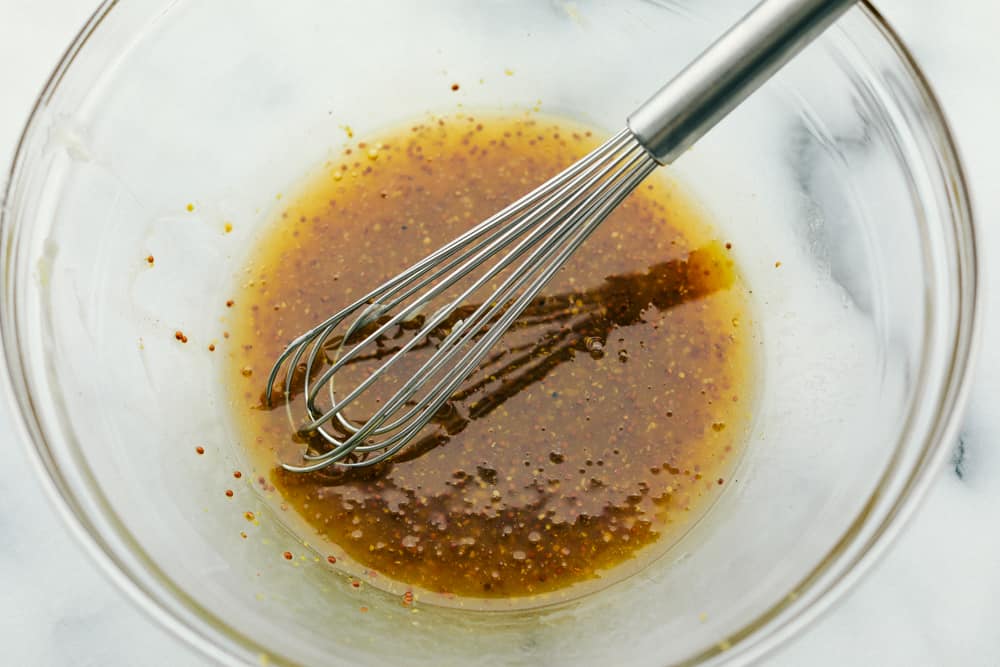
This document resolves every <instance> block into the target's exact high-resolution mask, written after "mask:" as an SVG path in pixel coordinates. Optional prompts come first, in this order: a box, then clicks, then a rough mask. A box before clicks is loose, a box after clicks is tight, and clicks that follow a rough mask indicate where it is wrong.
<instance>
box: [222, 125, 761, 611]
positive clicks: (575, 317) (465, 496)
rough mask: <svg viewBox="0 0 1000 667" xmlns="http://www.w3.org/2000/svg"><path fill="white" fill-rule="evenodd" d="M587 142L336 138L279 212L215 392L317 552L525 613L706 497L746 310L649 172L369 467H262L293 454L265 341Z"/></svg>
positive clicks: (537, 132)
mask: <svg viewBox="0 0 1000 667" xmlns="http://www.w3.org/2000/svg"><path fill="white" fill-rule="evenodd" d="M597 143H598V142H597V141H596V139H594V138H593V137H592V134H591V132H590V131H588V130H586V129H585V128H581V127H579V126H577V125H575V124H572V123H569V122H566V121H562V120H554V119H547V118H544V117H540V116H537V115H535V116H530V117H519V118H496V117H477V118H473V117H469V116H464V117H463V116H452V117H447V118H444V119H433V120H427V121H424V122H421V123H419V124H416V125H414V126H411V127H407V128H405V129H402V130H399V131H397V132H390V133H388V134H385V135H384V136H382V137H379V138H377V139H375V140H369V141H367V142H357V141H356V140H355V141H353V142H352V144H351V145H350V147H348V148H346V149H344V150H343V151H342V152H340V153H339V155H338V156H337V157H336V158H334V159H332V160H331V161H330V162H329V163H328V164H327V165H326V167H325V169H324V170H323V173H322V174H321V175H320V176H318V177H317V178H316V179H315V181H313V182H311V183H310V184H309V185H308V186H307V187H305V188H304V189H303V192H302V193H301V194H300V195H299V196H297V197H292V198H286V200H290V203H287V204H286V205H285V206H284V207H283V208H282V209H281V214H280V219H278V220H277V221H276V222H275V224H274V225H273V226H271V227H269V228H268V229H267V230H266V233H265V234H264V236H263V238H262V239H261V240H260V243H259V245H258V247H257V250H256V252H255V254H254V255H253V256H252V258H251V262H250V265H249V268H248V269H247V273H246V276H245V277H244V278H243V279H242V289H241V293H240V294H239V296H237V297H236V298H235V304H234V305H233V307H232V311H229V312H231V313H232V316H233V317H234V322H233V334H232V337H233V342H234V343H235V346H234V348H233V349H234V350H235V351H234V352H233V353H232V356H231V360H230V363H229V370H228V377H229V382H230V383H231V389H232V394H233V397H234V401H233V403H234V405H235V406H236V416H237V419H238V422H239V425H240V429H241V434H242V437H243V441H244V443H245V445H246V447H247V449H248V450H249V452H250V454H251V460H252V461H254V463H255V466H256V467H257V474H258V475H260V476H261V477H262V480H261V481H262V482H263V484H262V486H263V487H264V488H265V490H268V491H271V492H276V493H272V495H274V496H275V501H276V503H281V504H282V508H283V509H285V510H286V512H287V513H288V514H294V515H296V516H297V518H298V520H299V524H300V525H306V526H308V527H309V529H308V530H310V531H312V534H307V535H303V538H304V539H305V541H307V542H309V543H310V544H312V545H317V544H319V545H321V548H322V549H324V550H325V552H324V555H325V554H326V553H329V554H335V559H340V562H341V563H353V564H356V565H358V566H360V567H361V568H364V569H366V570H368V571H371V572H377V573H378V575H379V576H380V577H387V578H389V579H391V580H394V581H396V582H400V583H401V584H403V585H404V586H408V587H414V588H416V589H421V590H424V591H431V592H434V593H444V594H447V595H453V596H461V597H469V598H514V597H519V596H526V595H533V594H538V593H544V592H548V591H555V590H558V589H563V588H565V587H567V586H570V585H573V584H578V583H580V582H588V581H591V582H593V581H594V580H605V581H606V580H610V579H613V578H614V573H615V572H616V571H618V570H620V569H622V568H621V567H616V566H621V565H622V564H623V563H625V562H627V561H628V562H631V563H632V565H636V564H641V563H643V562H646V561H647V560H649V559H651V558H652V557H654V556H655V555H656V554H659V553H662V552H663V550H664V549H665V548H666V547H667V546H669V544H670V543H671V542H673V541H674V540H675V539H676V538H677V537H679V536H680V534H682V532H683V530H684V529H685V528H686V527H688V526H690V525H691V523H692V521H693V520H695V519H697V518H698V517H699V516H700V515H701V514H702V513H703V512H704V510H705V509H706V508H707V507H708V505H709V504H710V502H711V500H712V499H713V498H714V497H716V496H717V494H718V493H719V492H720V491H721V490H722V488H724V485H725V484H726V483H727V482H728V475H729V473H730V472H731V470H732V466H733V463H734V461H735V459H736V458H737V456H738V453H739V449H740V447H741V445H742V442H743V440H744V438H745V436H746V430H747V428H748V422H749V420H748V413H749V409H750V404H751V402H752V399H753V395H752V393H753V392H752V372H751V371H752V364H751V354H750V352H751V350H750V347H751V332H750V316H749V312H748V304H747V298H746V290H745V288H744V287H743V285H742V284H741V282H740V279H739V275H738V273H737V271H736V270H735V268H734V266H733V262H732V260H731V258H730V257H729V251H728V250H727V247H726V246H725V245H724V243H723V242H721V241H720V240H718V239H716V238H715V237H714V236H713V232H712V230H711V228H710V226H709V225H708V224H707V223H706V221H705V220H704V219H703V218H702V217H701V215H700V214H699V213H698V211H697V209H696V207H695V206H693V205H692V203H691V202H690V201H689V200H688V199H687V198H686V197H685V195H684V194H683V192H682V191H681V190H680V189H679V188H678V187H677V186H676V185H674V184H672V183H671V182H670V181H668V180H667V179H665V178H664V175H663V174H662V173H657V174H654V175H653V176H652V177H650V179H648V181H647V183H644V184H643V185H642V186H640V189H639V190H638V191H637V192H636V193H634V194H633V195H632V196H631V197H630V198H629V199H628V200H627V201H626V202H625V203H624V204H623V205H622V206H621V207H620V208H619V209H618V210H617V211H616V212H615V213H614V214H613V215H612V216H611V217H610V218H609V219H608V220H607V221H606V222H605V223H604V224H603V225H602V227H601V228H600V229H599V230H598V231H597V232H596V233H595V234H594V236H593V237H592V238H591V239H589V240H588V241H587V243H586V244H584V246H583V247H582V248H581V249H580V250H579V251H578V252H577V254H576V255H575V256H574V257H573V258H572V259H571V261H570V263H569V264H568V265H567V266H566V267H565V268H564V269H563V271H561V272H560V273H559V274H558V275H557V276H556V278H555V279H554V280H553V281H552V283H551V284H550V285H549V286H548V287H547V288H546V290H545V292H544V295H545V296H544V298H540V299H538V300H536V302H535V303H533V304H532V305H531V306H530V307H529V309H528V311H527V312H526V313H525V314H524V315H523V316H522V317H521V319H520V320H519V322H518V324H517V325H516V326H515V327H514V328H513V329H512V330H511V331H510V332H509V333H508V334H507V335H506V336H505V338H504V340H503V341H502V344H501V345H500V346H499V347H498V348H497V349H496V353H495V354H493V355H491V356H490V357H489V358H488V359H487V361H486V362H484V366H483V368H481V369H480V371H479V372H477V373H476V374H475V375H474V376H473V377H472V378H470V379H469V380H468V381H467V382H466V384H465V385H464V386H463V388H462V389H461V390H460V391H459V392H458V393H457V394H456V395H455V396H454V397H453V398H452V400H451V402H450V404H449V409H448V411H447V414H446V415H445V416H444V417H443V418H442V419H439V420H437V421H436V422H435V423H434V424H432V425H431V426H429V427H428V428H427V429H425V432H423V433H422V434H421V435H420V436H419V437H418V438H417V439H416V440H415V441H414V442H413V443H411V444H410V445H408V447H407V448H406V449H404V450H403V451H402V452H401V453H400V454H399V455H398V456H397V457H396V458H394V459H393V460H392V461H391V462H390V463H386V464H382V465H379V466H377V467H375V468H373V469H366V470H361V471H356V472H343V471H342V470H338V469H335V468H330V469H328V470H325V471H322V472H318V473H312V474H306V475H299V474H291V473H286V472H284V471H282V470H281V469H280V468H279V467H278V464H279V462H282V461H285V462H299V461H301V458H300V457H301V454H302V452H303V451H305V448H306V445H307V443H304V442H303V439H302V438H301V437H296V436H295V435H294V434H293V432H292V428H291V426H290V424H289V421H288V418H287V416H286V412H285V409H284V406H283V405H281V404H280V402H279V405H278V407H277V408H276V409H270V410H269V409H266V408H265V406H264V405H263V404H262V402H261V392H262V390H263V386H264V382H265V378H266V376H267V372H268V370H269V368H270V366H271V364H272V363H273V361H274V359H275V358H276V357H277V356H278V354H279V353H280V352H281V350H282V349H283V348H284V346H285V345H286V344H287V343H288V341H289V340H290V339H291V338H292V337H293V336H294V335H296V334H298V333H299V332H302V331H304V330H306V329H308V328H310V327H312V326H313V325H315V324H316V323H317V322H318V321H320V320H322V319H323V318H325V317H326V316H327V315H329V314H331V313H333V312H335V311H336V310H338V309H340V308H341V307H343V306H345V305H347V304H348V303H349V302H350V301H352V300H354V299H355V298H357V297H358V296H360V295H361V294H364V293H365V292H367V291H368V290H369V289H371V288H372V287H374V286H376V285H378V284H379V283H381V282H382V281H383V280H385V279H387V278H389V277H391V276H393V275H395V274H396V273H398V272H399V271H401V270H403V269H405V268H406V267H407V266H409V265H410V264H411V263H413V262H414V261H416V260H418V259H420V258H421V257H423V256H424V255H425V254H427V253H428V252H429V251H431V250H432V249H434V248H436V247H438V246H439V245H442V244H443V243H445V242H446V241H448V240H449V239H451V238H453V237H454V236H456V235H457V234H459V233H460V232H461V231H463V230H465V229H467V228H468V227H469V226H471V225H472V224H474V223H476V222H478V221H480V220H482V219H484V218H486V217H487V216H488V215H489V214H491V213H493V212H495V211H496V210H498V209H499V208H501V207H502V206H503V205H504V204H506V203H508V202H509V201H511V200H513V199H515V198H516V197H518V196H519V195H521V194H523V193H524V192H525V191H527V190H529V189H530V188H531V187H533V186H535V185H537V184H538V183H541V182H542V181H544V180H545V179H546V178H549V177H550V176H552V175H554V174H555V173H556V172H557V171H559V170H560V169H562V168H564V167H566V166H567V165H569V164H570V163H571V162H572V161H573V160H575V159H577V158H579V157H581V156H582V155H584V154H585V153H586V152H587V151H588V150H590V149H592V148H593V147H594V146H596V145H597ZM432 342H433V341H432ZM362 371H363V369H362ZM338 377H339V376H338ZM296 400H300V399H296ZM312 444H313V445H315V443H312ZM293 523H294V522H293ZM331 560H334V559H331ZM625 569H628V568H625Z"/></svg>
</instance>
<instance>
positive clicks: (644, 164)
mask: <svg viewBox="0 0 1000 667" xmlns="http://www.w3.org/2000/svg"><path fill="white" fill-rule="evenodd" d="M853 4H854V0H764V1H763V2H761V3H760V4H759V5H757V6H756V7H755V8H754V9H753V10H752V11H751V12H750V13H749V14H747V15H746V16H745V17H744V18H743V19H742V20H741V21H740V22H739V23H737V24H736V25H735V26H733V27H732V28H731V29H730V30H729V31H728V32H727V33H726V34H724V35H723V36H722V37H721V38H720V39H719V40H717V41H716V42H715V43H714V44H713V45H712V46H710V47H709V48H708V49H707V50H706V51H705V52H704V53H702V54H701V55H700V56H699V57H698V58H697V59H696V60H695V61H694V62H692V63H691V64H690V65H689V66H688V67H687V68H686V69H685V70H684V71H682V72H681V73H680V74H679V75H678V76H676V77H675V78H674V79H673V80H671V81H670V82H669V83H668V84H667V85H666V86H664V87H663V88H662V89H660V91H659V92H657V93H656V94H655V95H654V96H653V97H652V98H650V99H649V100H648V101H647V102H646V103H645V104H643V105H642V106H641V107H639V108H638V109H637V110H636V111H635V112H634V113H633V114H632V115H631V116H629V118H628V122H627V128H626V129H624V130H622V131H621V132H619V133H618V134H616V135H615V136H614V137H612V138H611V139H609V140H608V141H607V142H605V143H604V144H603V145H601V146H600V147H599V148H597V149H596V150H594V151H593V152H591V153H590V154H589V155H587V156H586V157H584V158H583V159H581V160H580V161H578V162H577V163H575V164H573V165H572V166H571V167H569V168H568V169H566V170H565V171H563V172H562V173H561V174H559V175H558V176H556V177H555V178H553V179H551V180H549V181H548V182H546V183H544V184H543V185H541V186H540V187H538V188H536V189H535V190H534V191H532V192H530V193H529V194H527V195H525V196H524V197H522V198H521V199H519V200H517V201H515V202H514V203H512V204H510V205H509V206H507V207H506V208H504V209H503V210H501V211H500V212H498V213H496V214H495V215H493V216H492V217H490V218H488V219H487V220H485V221H483V222H481V223H480V224H478V225H476V226H475V227H473V228H472V229H470V230H469V231H467V232H465V233H464V234H462V235H461V236H459V237H458V238H456V239H454V240H453V241H451V242H450V243H448V244H447V245H445V246H443V247H442V248H440V249H438V250H436V251H435V252H433V253H431V254H430V255H428V256H427V257H425V258H424V259H423V260H421V261H420V262H418V263H416V264H414V265H413V266H411V267H410V268H408V269H406V270H405V271H404V272H402V273H401V274H399V275H397V276H396V277H395V278H392V279H391V280H389V281H388V282H386V283H384V284H383V285H381V286H379V287H377V288H376V289H374V290H373V291H371V292H370V293H368V294H366V295H364V296H363V297H361V298H360V299H358V300H357V301H355V302H354V303H352V304H351V305H349V306H348V307H346V308H344V309H343V310H341V311H340V312H338V313H336V314H335V315H333V316H332V317H330V318H329V319H327V320H326V321H324V322H322V323H321V324H319V325H318V326H316V327H314V328H313V329H310V330H309V331H307V332H306V333H304V334H302V335H301V336H299V337H298V338H296V339H295V340H294V341H292V342H291V344H289V346H288V347H287V348H286V349H285V351H284V352H283V353H282V354H281V356H280V357H279V358H278V360H277V361H276V363H275V365H274V367H273V368H272V369H271V372H270V375H269V376H268V379H267V386H266V389H265V394H264V397H265V401H266V402H267V403H268V404H269V405H270V404H271V402H272V399H273V397H274V390H275V383H276V382H277V380H278V377H279V375H280V374H281V369H282V368H283V367H287V370H286V372H285V380H284V391H283V394H284V399H285V401H286V405H287V406H288V409H289V411H290V417H291V418H293V419H294V416H293V415H291V407H292V395H293V383H294V381H295V379H296V378H299V377H300V378H301V380H302V383H303V386H302V392H303V394H304V398H305V401H304V403H305V409H306V420H305V423H301V424H298V426H297V428H299V430H300V432H302V433H314V434H316V435H317V436H320V437H321V438H322V439H324V440H325V441H326V442H327V443H328V444H329V446H330V448H329V449H328V451H324V452H317V453H313V452H307V453H306V454H304V458H305V459H306V463H305V464H304V465H291V464H285V465H284V467H285V469H286V470H289V471H293V472H311V471H316V470H320V469H322V468H325V467H327V466H331V465H334V464H337V465H339V466H345V467H363V466H370V465H374V464H376V463H379V462H381V461H384V460H386V459H388V458H389V457H391V456H393V455H394V454H396V453H397V452H399V450H401V449H402V448H403V447H405V446H406V444H407V443H408V442H409V441H410V440H411V439H412V438H413V437H414V436H415V435H416V434H417V433H419V432H420V431H421V429H423V427H424V426H426V425H427V424H428V423H429V422H430V421H431V420H432V419H433V418H434V416H435V415H436V414H438V412H439V411H440V410H441V408H442V406H444V405H445V403H446V402H447V401H448V399H449V397H451V396H452V394H453V393H454V392H455V391H456V390H457V389H458V387H459V385H461V384H462V382H463V381H465V380H466V378H467V377H468V376H469V375H470V374H471V373H472V372H473V371H474V370H475V369H476V368H477V366H478V365H479V364H480V363H481V362H482V361H483V359H484V357H485V356H486V354H487V352H489V350H490V349H491V348H492V347H493V346H494V345H495V344H496V343H497V341H499V340H500V338H501V337H502V336H503V334H504V333H505V332H506V331H507V329H508V328H509V327H510V326H511V325H512V324H513V323H514V321H515V320H516V319H517V318H518V317H519V316H520V315H521V313H522V312H523V311H524V309H525V308H526V307H528V305H529V304H531V302H532V301H533V300H534V299H535V298H536V297H537V296H538V294H539V292H540V291H541V290H542V288H543V287H544V286H545V285H546V284H547V283H548V282H549V281H550V279H551V278H552V277H553V276H554V275H555V273H556V272H557V271H558V270H559V269H560V268H561V267H562V266H563V265H564V264H565V263H566V261H567V260H568V259H569V258H570V256H571V255H572V254H573V252H574V251H575V250H576V249H577V248H578V247H579V246H580V245H581V244H582V243H583V242H584V241H586V240H587V238H588V237H589V236H590V235H591V234H592V233H593V232H594V230H595V229H597V227H598V226H599V225H600V224H601V222H603V221H604V220H605V218H607V217H608V215H609V214H610V213H611V212H612V211H613V210H614V209H615V207H617V206H618V205H619V204H620V203H621V202H622V200H624V199H625V197H627V196H628V195H629V193H631V192H632V190H634V189H635V187H636V186H637V185H638V184H639V183H640V182H642V180H643V179H644V178H645V177H646V176H647V175H649V173H650V172H652V171H653V170H654V169H655V168H656V167H657V166H659V165H665V164H669V163H671V162H673V161H674V160H675V159H676V158H677V157H678V156H680V155H681V154H682V153H683V152H684V151H685V150H687V148H689V147H690V146H691V145H692V144H693V143H694V142H695V141H697V140H698V139H699V138H700V137H701V136H702V135H703V134H705V132H707V131H708V130H709V129H710V128H711V127H713V126H714V125H715V124H716V123H717V122H718V121H719V120H721V119H722V118H723V117H724V116H725V115H726V114H728V113H729V112H730V111H731V110H732V109H733V108H734V107H736V106H737V105H738V104H739V103H740V102H742V101H743V100H744V99H745V98H746V97H747V96H748V95H749V94H750V93H752V92H753V91H754V90H756V89H757V88H758V87H759V86H760V85H761V84H762V83H763V82H764V81H766V80H767V79H769V78H770V77H771V75H772V74H774V72H776V71H777V70H778V69H779V68H781V66H783V65H784V64H785V63H786V62H787V61H788V60H789V59H791V58H792V57H793V56H794V55H795V54H796V53H798V52H799V51H800V50H801V49H802V48H803V47H804V46H805V45H806V44H808V43H809V42H811V41H812V40H813V39H814V38H815V37H816V36H817V35H819V34H820V33H821V32H822V31H823V30H825V29H826V28H827V27H828V26H829V25H830V24H831V23H833V22H834V21H835V20H836V19H837V17H838V16H840V14H841V13H843V12H844V11H845V10H847V8H849V7H850V6H851V5H853ZM494 260H495V261H494ZM494 280H500V282H499V286H498V287H496V288H495V290H494V291H493V292H492V294H491V295H490V296H489V297H488V298H486V299H484V300H483V301H482V303H481V304H480V305H478V306H476V307H475V308H474V310H472V312H471V313H467V312H465V311H463V313H462V314H463V315H465V316H464V317H462V318H461V319H458V320H456V321H449V318H452V319H454V318H453V314H454V313H455V312H456V311H457V310H458V309H459V308H460V307H461V306H462V305H463V304H465V303H467V302H468V299H469V298H470V296H472V295H473V294H475V293H477V292H478V291H479V290H482V289H484V288H485V287H487V286H489V285H490V284H491V281H494ZM456 293H457V295H456V296H452V295H453V294H456ZM441 298H446V299H447V303H446V304H445V305H443V306H442V307H439V308H437V309H436V310H435V311H434V312H433V313H432V314H431V315H430V316H426V317H425V316H424V315H423V311H424V310H425V309H427V307H428V306H429V304H431V303H432V302H433V301H434V300H435V299H441ZM467 310H468V307H467V308H466V311H467ZM352 318H353V319H352ZM348 322H349V323H348ZM344 324H346V328H345V329H344V331H343V333H338V331H339V330H340V329H342V328H343V327H342V326H341V325H344ZM407 326H409V327H411V328H419V331H417V333H416V334H414V335H413V336H411V337H410V338H409V339H408V340H406V342H405V343H403V344H401V346H400V347H399V349H398V350H396V351H395V352H394V353H393V354H392V355H391V356H389V357H388V359H386V360H385V361H384V362H381V363H380V365H379V367H378V368H377V369H376V370H375V371H374V372H373V373H371V374H370V375H368V377H366V378H365V379H364V380H362V381H361V382H360V383H358V384H357V385H356V386H354V387H353V388H351V389H350V390H349V391H347V392H346V394H344V395H343V396H342V397H338V395H337V392H336V387H335V382H334V379H335V376H336V374H337V373H338V372H339V371H341V370H342V369H343V368H344V367H345V366H346V365H348V364H350V363H352V362H354V361H357V360H358V359H359V357H360V356H361V355H362V352H363V351H366V350H368V351H370V350H371V349H372V347H373V346H376V345H379V344H380V341H383V340H384V339H385V337H386V336H387V335H388V334H390V333H391V332H392V331H393V330H397V329H398V328H400V327H407ZM449 326H450V330H448V331H447V332H446V333H444V334H443V338H442V339H441V340H440V342H439V343H438V344H437V346H436V348H435V349H434V350H433V353H432V354H431V355H430V357H429V358H428V359H427V360H425V361H424V362H423V364H422V365H421V366H420V368H419V370H417V372H415V373H414V374H412V375H411V376H409V378H408V379H406V380H405V381H403V382H402V383H401V386H400V387H399V388H398V389H397V390H396V391H395V392H394V393H393V394H392V396H391V397H389V398H388V399H387V400H386V401H385V402H384V403H383V404H382V405H381V407H380V408H379V409H378V410H377V411H376V412H375V413H374V414H373V415H372V416H370V417H368V418H367V419H365V420H364V421H354V420H351V419H349V418H348V417H347V415H346V414H345V412H344V411H345V408H346V407H347V406H349V405H351V404H352V403H354V402H355V401H356V400H357V399H358V398H359V397H360V396H361V395H362V394H363V393H365V392H367V391H370V390H371V388H372V386H373V385H374V384H375V383H376V382H378V381H379V380H380V379H381V378H383V377H384V376H385V374H386V373H387V372H388V371H389V370H390V369H391V368H393V367H394V366H396V365H397V364H398V363H399V362H400V360H401V359H403V358H404V355H407V354H408V353H411V352H412V351H413V348H414V347H415V346H416V345H417V344H418V343H419V342H420V341H427V340H428V338H429V337H430V336H431V335H432V334H434V333H441V331H442V329H443V328H448V327H449ZM338 337H339V340H338ZM331 341H332V343H331ZM330 347H335V352H334V354H333V355H332V358H331V359H330V360H329V363H330V366H329V367H328V368H323V367H322V366H321V365H317V364H318V360H319V359H320V357H321V355H324V352H325V351H327V350H328V349H329V348H330ZM303 357H305V361H304V362H303ZM324 358H325V356H324ZM314 375H316V377H314ZM324 388H326V389H327V390H328V393H329V406H324V407H322V408H321V407H320V406H319V405H318V404H317V400H318V398H319V395H320V393H321V392H322V391H323V389H324ZM331 422H333V424H334V426H335V428H336V429H338V430H339V431H340V433H333V432H331V430H330V428H328V426H329V425H330V423H331Z"/></svg>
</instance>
